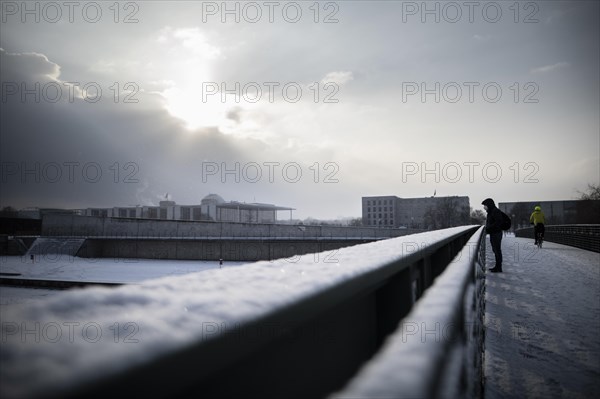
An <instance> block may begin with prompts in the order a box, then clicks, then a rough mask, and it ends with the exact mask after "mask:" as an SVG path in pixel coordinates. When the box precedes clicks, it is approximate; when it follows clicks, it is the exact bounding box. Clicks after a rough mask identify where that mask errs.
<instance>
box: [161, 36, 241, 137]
mask: <svg viewBox="0 0 600 399" xmlns="http://www.w3.org/2000/svg"><path fill="white" fill-rule="evenodd" d="M156 42H157V44H158V46H159V48H160V50H161V53H162V54H164V55H165V57H164V58H163V61H162V62H163V63H165V65H164V68H161V70H162V71H163V73H164V74H165V76H161V77H159V79H160V80H163V81H167V82H169V84H168V87H166V88H164V89H163V90H162V91H161V92H160V94H161V95H162V97H163V98H164V99H165V107H166V109H167V110H168V111H169V113H170V114H171V115H172V116H173V117H175V118H178V119H181V120H182V121H183V122H184V124H185V126H186V127H187V128H188V130H190V131H193V130H196V129H199V128H202V127H226V126H228V125H230V124H231V121H230V120H229V119H228V118H227V115H228V111H229V110H230V109H231V108H232V105H231V104H230V102H231V100H230V99H226V101H221V97H220V96H218V98H216V97H212V96H211V97H210V98H209V97H208V96H204V95H203V92H204V90H205V88H206V85H209V84H211V82H213V81H214V80H215V75H214V72H213V70H214V64H215V61H216V60H218V59H220V58H221V57H223V52H222V50H221V49H220V48H219V47H217V46H215V45H213V44H211V43H209V39H208V38H207V35H206V34H205V33H204V32H202V31H201V30H200V29H199V28H172V27H170V26H167V27H164V28H163V29H161V31H160V32H159V35H158V38H157V39H156Z"/></svg>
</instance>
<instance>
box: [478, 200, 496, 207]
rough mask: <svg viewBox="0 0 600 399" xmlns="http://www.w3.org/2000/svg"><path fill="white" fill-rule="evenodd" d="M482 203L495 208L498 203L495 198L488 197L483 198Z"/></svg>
mask: <svg viewBox="0 0 600 399" xmlns="http://www.w3.org/2000/svg"><path fill="white" fill-rule="evenodd" d="M481 205H485V206H487V207H488V208H495V207H496V204H495V203H494V200H493V199H491V198H486V199H484V200H483V202H482V203H481Z"/></svg>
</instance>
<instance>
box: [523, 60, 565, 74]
mask: <svg viewBox="0 0 600 399" xmlns="http://www.w3.org/2000/svg"><path fill="white" fill-rule="evenodd" d="M570 65H571V64H569V63H568V62H557V63H556V64H552V65H544V66H542V67H538V68H533V69H531V73H546V72H553V71H556V70H558V69H562V68H567V67H569V66H570Z"/></svg>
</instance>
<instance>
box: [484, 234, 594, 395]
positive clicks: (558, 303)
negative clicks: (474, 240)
mask: <svg viewBox="0 0 600 399" xmlns="http://www.w3.org/2000/svg"><path fill="white" fill-rule="evenodd" d="M486 241H487V247H486V256H487V267H488V268H489V267H492V266H493V265H494V255H493V252H492V249H491V246H490V244H489V238H486ZM502 252H503V254H504V262H503V270H504V272H503V273H496V274H494V273H490V272H487V276H486V321H485V325H486V340H485V345H486V350H485V365H484V367H485V369H484V373H485V397H486V399H495V398H507V397H528V398H542V397H543V398H559V397H568V398H579V397H581V398H587V397H592V396H596V395H592V394H598V393H599V392H600V378H599V377H600V254H598V253H594V252H590V251H584V250H581V249H577V248H573V247H568V246H564V245H560V244H555V243H551V242H545V243H544V248H543V249H541V250H538V249H537V248H536V247H534V246H533V240H532V239H525V238H515V237H514V236H508V237H504V239H503V240H502Z"/></svg>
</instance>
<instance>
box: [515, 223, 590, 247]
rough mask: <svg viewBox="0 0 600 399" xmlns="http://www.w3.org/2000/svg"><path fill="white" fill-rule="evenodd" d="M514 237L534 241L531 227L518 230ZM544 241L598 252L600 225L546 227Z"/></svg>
mask: <svg viewBox="0 0 600 399" xmlns="http://www.w3.org/2000/svg"><path fill="white" fill-rule="evenodd" d="M515 236H517V237H525V238H531V239H532V240H533V239H534V236H533V227H529V228H524V229H518V230H517V231H515ZM544 240H546V241H550V242H555V243H558V244H563V245H569V246H572V247H576V248H581V249H587V250H588V251H594V252H600V225H598V224H567V225H555V226H553V225H550V226H546V232H545V233H544Z"/></svg>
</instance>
